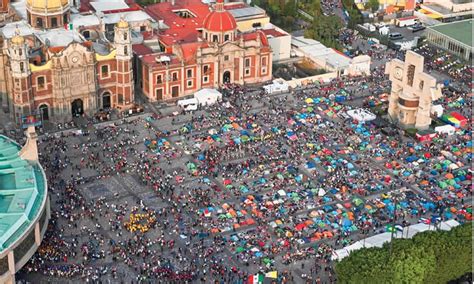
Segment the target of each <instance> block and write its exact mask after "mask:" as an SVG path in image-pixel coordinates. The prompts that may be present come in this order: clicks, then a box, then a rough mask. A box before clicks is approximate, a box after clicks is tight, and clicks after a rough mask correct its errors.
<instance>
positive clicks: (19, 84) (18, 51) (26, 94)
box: [8, 30, 34, 121]
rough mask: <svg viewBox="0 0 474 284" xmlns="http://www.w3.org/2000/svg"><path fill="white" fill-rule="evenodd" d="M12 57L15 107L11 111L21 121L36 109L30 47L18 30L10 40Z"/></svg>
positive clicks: (12, 91) (12, 93)
mask: <svg viewBox="0 0 474 284" xmlns="http://www.w3.org/2000/svg"><path fill="white" fill-rule="evenodd" d="M8 53H9V57H10V68H11V70H10V72H11V77H12V86H11V92H10V94H11V96H12V97H11V101H13V102H14V103H13V104H14V105H15V107H14V108H12V109H10V110H11V111H12V113H14V116H15V120H16V121H20V119H21V116H22V115H28V114H31V112H32V111H33V109H34V106H33V105H32V102H33V94H32V90H31V84H30V74H31V71H30V68H29V61H28V47H27V44H26V42H25V38H24V37H22V36H21V35H20V32H19V31H18V30H17V31H16V34H15V36H13V37H12V39H11V40H10V46H9V48H8Z"/></svg>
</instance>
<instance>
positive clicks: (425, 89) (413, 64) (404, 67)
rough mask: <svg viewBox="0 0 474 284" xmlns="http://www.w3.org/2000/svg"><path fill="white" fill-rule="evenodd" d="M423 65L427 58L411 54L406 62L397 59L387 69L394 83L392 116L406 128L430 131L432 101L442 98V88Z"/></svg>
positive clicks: (390, 104)
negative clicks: (425, 70)
mask: <svg viewBox="0 0 474 284" xmlns="http://www.w3.org/2000/svg"><path fill="white" fill-rule="evenodd" d="M423 66H424V57H423V56H421V55H419V54H417V53H415V52H413V51H407V53H406V56H405V62H403V61H400V60H398V59H394V60H392V61H390V62H387V65H386V67H385V73H386V74H389V79H390V81H391V82H392V90H391V93H390V99H389V105H388V115H389V116H390V118H391V119H392V120H393V121H396V122H398V123H399V124H400V126H402V127H404V128H409V127H415V128H417V129H420V130H423V129H427V128H429V126H430V124H431V116H430V110H431V107H432V102H433V101H435V100H437V99H439V98H441V86H440V85H439V84H437V82H436V79H435V78H434V77H433V76H431V75H429V74H427V73H425V72H424V71H423Z"/></svg>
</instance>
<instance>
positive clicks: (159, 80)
mask: <svg viewBox="0 0 474 284" xmlns="http://www.w3.org/2000/svg"><path fill="white" fill-rule="evenodd" d="M156 83H157V84H161V83H163V76H161V75H158V76H156Z"/></svg>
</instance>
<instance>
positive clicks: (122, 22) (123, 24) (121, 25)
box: [117, 18, 128, 28]
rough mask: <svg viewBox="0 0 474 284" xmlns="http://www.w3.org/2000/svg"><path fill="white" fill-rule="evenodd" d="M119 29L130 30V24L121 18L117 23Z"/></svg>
mask: <svg viewBox="0 0 474 284" xmlns="http://www.w3.org/2000/svg"><path fill="white" fill-rule="evenodd" d="M117 28H128V22H127V21H125V20H124V19H123V18H120V21H118V23H117Z"/></svg>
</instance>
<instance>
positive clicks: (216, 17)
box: [204, 10, 237, 32]
mask: <svg viewBox="0 0 474 284" xmlns="http://www.w3.org/2000/svg"><path fill="white" fill-rule="evenodd" d="M204 28H205V29H206V30H208V31H211V32H226V31H232V30H235V29H236V28H237V23H236V22H235V19H234V16H232V14H231V13H229V12H227V11H219V10H217V11H213V12H211V13H209V14H208V15H207V16H206V18H205V19H204Z"/></svg>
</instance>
